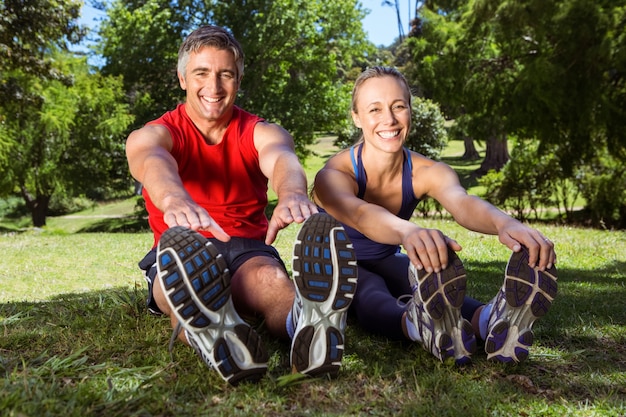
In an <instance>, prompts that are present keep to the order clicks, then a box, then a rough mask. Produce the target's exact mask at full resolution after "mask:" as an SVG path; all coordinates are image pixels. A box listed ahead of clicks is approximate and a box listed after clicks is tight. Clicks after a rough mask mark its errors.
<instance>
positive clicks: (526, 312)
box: [485, 247, 558, 362]
mask: <svg viewBox="0 0 626 417" xmlns="http://www.w3.org/2000/svg"><path fill="white" fill-rule="evenodd" d="M557 289H558V287H557V270H556V267H554V266H553V267H552V268H550V269H548V270H546V271H540V270H539V269H538V268H531V267H530V265H528V249H526V248H525V247H523V248H522V250H520V251H519V252H514V253H513V254H512V255H511V258H510V259H509V262H508V263H507V267H506V276H505V278H504V284H503V285H502V288H501V289H500V291H499V292H498V295H496V297H495V298H494V299H493V300H492V301H491V303H490V304H492V309H491V314H490V317H489V325H488V329H489V332H488V334H487V338H486V339H485V352H487V359H490V360H496V361H500V362H522V361H524V360H525V359H526V358H527V357H528V350H529V349H530V347H531V346H532V344H533V341H534V333H533V331H532V326H533V323H534V322H535V321H536V320H537V319H539V318H540V317H543V316H544V315H546V313H547V312H548V310H549V309H550V306H551V305H552V301H554V298H555V297H556V294H557Z"/></svg>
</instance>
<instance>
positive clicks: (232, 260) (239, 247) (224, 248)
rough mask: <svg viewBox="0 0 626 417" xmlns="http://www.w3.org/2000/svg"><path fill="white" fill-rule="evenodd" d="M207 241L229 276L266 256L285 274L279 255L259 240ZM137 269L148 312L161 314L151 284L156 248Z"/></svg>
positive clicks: (233, 238)
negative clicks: (145, 287) (144, 286)
mask: <svg viewBox="0 0 626 417" xmlns="http://www.w3.org/2000/svg"><path fill="white" fill-rule="evenodd" d="M208 240H209V241H210V242H211V243H212V244H213V245H214V246H215V247H216V248H217V250H218V251H219V252H220V253H221V254H222V256H223V257H224V260H225V261H226V264H227V265H228V269H229V270H230V274H231V275H233V274H234V273H235V272H236V271H237V269H239V267H240V266H241V265H243V263H244V262H246V261H247V260H248V259H251V258H254V257H256V256H268V257H270V258H273V259H276V260H277V261H278V262H279V263H280V264H281V265H282V267H283V268H284V269H285V272H286V271H287V268H286V267H285V263H284V262H283V261H282V259H280V255H279V253H278V251H277V250H276V248H274V247H273V246H269V245H266V244H265V242H262V241H260V240H255V239H246V238H241V237H231V238H230V240H229V241H228V242H222V241H220V240H217V239H214V238H210V239H208ZM139 268H140V269H141V270H142V271H143V273H144V278H145V279H146V282H147V283H148V298H147V300H146V303H147V305H148V310H150V312H151V313H153V314H157V315H160V314H163V312H162V311H161V310H160V309H159V307H158V306H157V304H156V302H155V301H154V298H153V297H152V283H153V282H154V277H156V273H157V265H156V248H153V249H152V250H150V252H148V253H147V254H146V256H144V258H143V259H142V260H141V261H140V262H139Z"/></svg>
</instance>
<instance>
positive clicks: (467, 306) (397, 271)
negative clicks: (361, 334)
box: [350, 253, 483, 340]
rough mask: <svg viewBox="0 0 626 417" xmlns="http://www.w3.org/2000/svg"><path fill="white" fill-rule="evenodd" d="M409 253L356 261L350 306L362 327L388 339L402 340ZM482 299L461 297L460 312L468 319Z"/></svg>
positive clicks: (408, 291) (409, 289)
mask: <svg viewBox="0 0 626 417" xmlns="http://www.w3.org/2000/svg"><path fill="white" fill-rule="evenodd" d="M408 268H409V257H408V256H407V255H406V254H404V253H395V254H393V255H390V256H387V257H386V258H383V259H376V260H367V261H358V277H359V278H358V284H357V287H356V293H355V294H354V299H353V300H352V304H351V306H350V308H351V310H352V311H353V312H354V313H355V314H356V317H357V320H358V322H359V324H360V326H361V327H363V328H364V329H366V330H368V331H370V332H372V333H376V334H379V335H383V336H386V337H388V338H389V339H392V340H406V337H405V336H404V333H403V331H402V315H403V314H404V312H405V310H406V303H407V301H408V297H407V299H406V300H402V301H398V298H399V297H401V296H403V295H409V296H411V295H412V293H411V288H410V285H409V277H408ZM481 305H483V303H481V302H479V301H476V300H474V299H472V298H469V297H465V300H464V302H463V307H462V308H461V315H462V316H463V317H464V318H465V319H467V320H469V321H471V319H472V316H473V315H474V312H475V311H476V309H477V308H478V307H480V306H481Z"/></svg>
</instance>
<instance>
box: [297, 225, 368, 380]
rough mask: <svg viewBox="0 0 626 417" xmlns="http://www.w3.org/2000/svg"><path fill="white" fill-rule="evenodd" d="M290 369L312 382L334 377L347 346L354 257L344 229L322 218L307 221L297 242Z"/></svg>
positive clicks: (354, 265)
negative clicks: (312, 377) (347, 325)
mask: <svg viewBox="0 0 626 417" xmlns="http://www.w3.org/2000/svg"><path fill="white" fill-rule="evenodd" d="M292 265H293V279H294V282H295V284H296V300H294V309H293V310H292V311H293V313H294V319H295V321H296V323H297V325H296V330H295V335H294V337H293V339H292V344H291V364H292V367H293V369H294V371H296V372H300V373H303V374H307V375H310V376H318V375H322V374H330V375H331V376H333V377H334V376H336V375H337V373H338V371H339V368H340V366H341V360H342V357H343V351H344V344H345V340H344V339H345V327H346V316H347V311H348V307H349V306H350V303H351V302H352V297H353V296H354V292H355V291H356V285H357V267H356V257H355V254H354V250H353V248H352V243H351V242H350V239H349V238H348V235H347V234H346V232H345V230H344V229H343V227H342V226H341V225H340V224H339V223H338V222H337V221H336V220H335V219H333V218H332V217H331V216H329V215H328V214H326V213H316V214H314V215H312V216H311V217H309V218H308V219H307V220H306V221H305V222H304V224H303V225H302V228H301V229H300V232H299V233H298V237H297V239H296V243H295V245H294V255H293V263H292Z"/></svg>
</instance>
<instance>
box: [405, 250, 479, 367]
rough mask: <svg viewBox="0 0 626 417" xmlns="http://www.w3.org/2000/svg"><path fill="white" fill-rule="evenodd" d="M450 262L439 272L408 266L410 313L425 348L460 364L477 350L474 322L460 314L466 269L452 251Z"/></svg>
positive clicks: (466, 360) (465, 361) (449, 254)
mask: <svg viewBox="0 0 626 417" xmlns="http://www.w3.org/2000/svg"><path fill="white" fill-rule="evenodd" d="M448 257H449V265H448V267H447V268H446V269H444V270H443V271H441V272H439V273H435V272H432V273H429V272H426V271H424V270H421V271H418V270H417V269H416V268H415V266H414V265H413V264H410V265H409V283H410V284H411V287H412V289H413V300H412V301H411V302H410V303H409V304H408V306H409V307H408V310H407V313H408V315H409V318H411V320H413V323H414V324H415V327H416V328H417V329H418V331H419V333H420V338H421V341H422V345H423V346H424V349H426V350H427V351H429V352H431V353H432V354H433V355H435V357H437V358H438V359H440V360H441V361H446V360H447V359H449V358H453V359H454V361H455V363H456V364H457V365H465V364H468V363H470V362H471V357H470V356H471V355H472V354H473V353H474V352H475V351H476V335H475V334H474V330H473V328H472V325H471V324H470V323H469V322H468V321H467V320H465V319H464V318H463V317H462V316H461V307H462V305H463V300H464V299H465V288H466V275H465V268H464V267H463V263H462V262H461V260H460V259H459V257H458V256H457V255H456V254H455V253H454V252H453V251H449V253H448Z"/></svg>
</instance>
